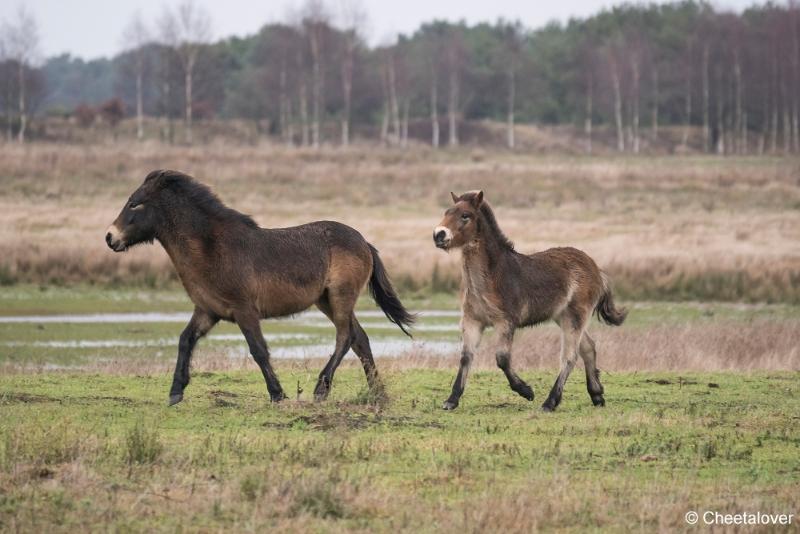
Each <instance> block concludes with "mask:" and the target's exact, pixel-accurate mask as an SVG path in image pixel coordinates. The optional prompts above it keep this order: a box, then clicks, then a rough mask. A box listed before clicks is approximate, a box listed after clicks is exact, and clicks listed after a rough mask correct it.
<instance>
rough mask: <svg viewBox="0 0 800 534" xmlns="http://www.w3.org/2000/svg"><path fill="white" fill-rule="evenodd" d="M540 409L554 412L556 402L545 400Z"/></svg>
mask: <svg viewBox="0 0 800 534" xmlns="http://www.w3.org/2000/svg"><path fill="white" fill-rule="evenodd" d="M542 411H543V412H554V411H556V404H555V403H554V402H550V401H549V400H546V401H545V402H544V404H542Z"/></svg>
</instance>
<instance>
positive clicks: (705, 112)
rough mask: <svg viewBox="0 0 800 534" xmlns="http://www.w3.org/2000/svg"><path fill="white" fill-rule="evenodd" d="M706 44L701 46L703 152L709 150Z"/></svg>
mask: <svg viewBox="0 0 800 534" xmlns="http://www.w3.org/2000/svg"><path fill="white" fill-rule="evenodd" d="M708 53H709V50H708V45H707V44H706V45H705V46H704V47H703V152H710V150H711V128H710V126H711V125H710V123H709V118H710V117H709V110H708V106H709V98H708V97H709V87H708V85H709V80H708Z"/></svg>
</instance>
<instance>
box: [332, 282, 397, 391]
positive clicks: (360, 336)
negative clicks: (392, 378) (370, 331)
mask: <svg viewBox="0 0 800 534" xmlns="http://www.w3.org/2000/svg"><path fill="white" fill-rule="evenodd" d="M317 308H319V310H320V311H321V312H322V313H324V314H325V315H326V316H327V317H328V319H330V320H331V322H333V310H331V305H330V303H329V302H328V298H327V296H324V297H322V298H321V299H320V300H319V301H318V302H317ZM352 349H353V352H355V353H356V356H358V359H359V360H361V366H362V367H363V368H364V374H365V375H367V384H369V388H370V390H371V391H373V392H375V393H382V392H383V384H382V382H381V380H380V377H379V376H378V368H377V367H376V366H375V360H374V359H373V357H372V347H370V344H369V337H368V336H367V333H366V332H365V331H364V329H363V328H362V327H361V324H359V322H358V320H357V319H356V318H355V316H353V346H352Z"/></svg>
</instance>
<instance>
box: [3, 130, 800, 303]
mask: <svg viewBox="0 0 800 534" xmlns="http://www.w3.org/2000/svg"><path fill="white" fill-rule="evenodd" d="M166 167H169V168H176V169H180V170H183V171H186V172H189V173H191V174H193V175H195V176H196V177H197V178H198V179H200V180H202V181H204V182H207V183H209V184H211V185H212V186H213V187H214V188H215V190H216V191H217V192H218V194H219V195H220V197H221V198H222V199H223V200H224V201H225V202H227V203H228V204H230V205H231V206H234V207H236V208H237V209H239V210H241V211H244V212H247V213H250V214H252V215H253V216H254V217H255V218H256V220H257V221H258V222H259V223H260V224H262V225H264V226H289V225H293V224H298V223H302V222H307V221H309V220H315V219H335V220H339V221H342V222H344V223H347V224H350V225H352V226H354V227H356V228H358V229H359V230H360V231H361V232H362V233H363V234H364V235H365V237H367V239H368V240H369V241H371V242H372V243H374V244H375V245H376V246H377V247H378V248H379V249H380V250H381V254H382V256H383V257H384V260H385V262H386V263H387V266H388V268H389V270H390V273H391V274H392V275H393V277H394V278H395V280H396V281H398V282H399V284H400V285H401V287H402V288H403V289H404V290H414V289H424V290H426V291H427V290H430V289H431V288H439V289H443V290H448V291H449V290H452V287H453V286H455V285H456V284H457V279H458V276H459V270H458V254H457V253H454V254H449V255H447V254H444V253H442V252H440V251H438V250H436V249H434V248H433V247H432V245H431V243H430V241H431V240H430V233H431V229H432V227H433V226H435V225H436V223H437V222H438V221H439V220H440V218H441V215H442V212H443V210H444V209H445V208H446V206H447V205H448V203H449V191H451V190H452V191H464V190H468V189H475V188H481V189H484V190H485V191H486V195H487V198H488V199H489V200H490V201H491V202H492V203H493V204H494V206H495V208H496V211H497V215H498V218H499V220H500V223H501V226H502V227H503V229H504V230H505V231H506V233H507V234H508V235H509V236H510V237H511V238H512V239H513V240H514V241H515V242H516V244H517V248H518V250H520V251H523V252H529V251H530V252H532V251H535V250H541V249H544V248H547V247H550V246H557V245H572V246H577V247H579V248H581V249H584V250H585V251H586V252H588V253H589V254H591V255H592V256H593V257H594V258H595V259H596V260H597V261H598V263H599V264H600V265H601V266H602V267H604V268H605V269H606V270H608V271H609V272H610V273H611V274H612V277H613V278H614V280H615V282H616V285H617V287H618V289H619V291H620V292H621V293H622V294H623V296H625V297H626V298H648V299H653V298H695V299H724V300H752V301H783V302H800V178H798V176H800V163H798V161H797V160H795V159H789V158H786V159H767V158H716V157H671V158H669V157H662V158H581V157H569V156H556V157H547V156H532V155H526V154H511V153H508V152H489V151H485V150H481V149H473V148H470V149H462V150H458V151H432V150H429V149H425V148H415V149H414V150H409V151H400V150H393V149H385V148H376V147H367V148H364V147H354V148H351V149H348V150H341V149H330V148H327V149H323V150H319V151H314V150H303V149H286V148H283V147H277V146H273V145H266V144H262V145H253V146H249V145H225V144H211V145H206V146H202V147H175V146H165V145H161V144H156V143H144V144H141V145H129V144H125V145H122V144H113V143H110V144H107V145H103V146H62V145H51V144H35V145H28V146H24V147H18V146H15V145H2V148H1V149H0V184H2V187H1V188H0V283H7V284H8V283H15V282H35V283H43V284H48V283H59V284H67V283H79V282H80V283H87V282H88V283H111V284H119V283H136V284H149V285H159V284H165V283H169V282H170V281H171V280H173V276H174V275H173V274H172V269H171V267H170V266H169V262H168V259H167V257H166V255H165V254H164V253H163V251H161V250H160V249H159V247H139V248H136V249H134V250H132V251H130V252H129V253H127V254H126V255H124V256H122V255H113V254H112V253H111V252H110V251H108V250H107V249H106V247H105V244H104V242H103V235H104V232H105V228H106V227H107V226H108V224H109V223H110V222H111V221H112V220H113V219H114V217H115V216H116V214H117V212H118V210H119V209H120V208H121V207H122V205H123V203H124V201H125V199H127V197H128V195H129V194H130V193H131V192H132V191H133V190H134V189H135V188H136V187H137V186H138V185H139V184H140V183H141V181H142V179H143V177H144V176H145V174H146V173H147V172H149V171H150V170H152V169H154V168H166ZM434 272H435V276H434Z"/></svg>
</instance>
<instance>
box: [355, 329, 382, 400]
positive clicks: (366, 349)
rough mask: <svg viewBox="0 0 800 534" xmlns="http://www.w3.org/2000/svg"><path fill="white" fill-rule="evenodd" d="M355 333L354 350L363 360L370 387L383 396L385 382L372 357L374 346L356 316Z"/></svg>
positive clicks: (376, 393) (375, 393) (373, 391)
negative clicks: (382, 380) (379, 374)
mask: <svg viewBox="0 0 800 534" xmlns="http://www.w3.org/2000/svg"><path fill="white" fill-rule="evenodd" d="M353 333H354V336H353V338H354V341H353V352H355V353H356V356H358V359H359V360H361V366H362V367H363V368H364V374H366V375H367V384H368V385H369V389H370V391H371V392H372V393H373V394H374V395H377V396H382V395H383V394H384V389H383V382H381V379H380V377H379V376H378V368H377V367H375V360H374V359H373V357H372V347H370V345H369V337H368V336H367V333H366V332H364V329H363V328H362V327H361V325H360V324H359V322H358V320H357V319H356V318H355V317H353Z"/></svg>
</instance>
